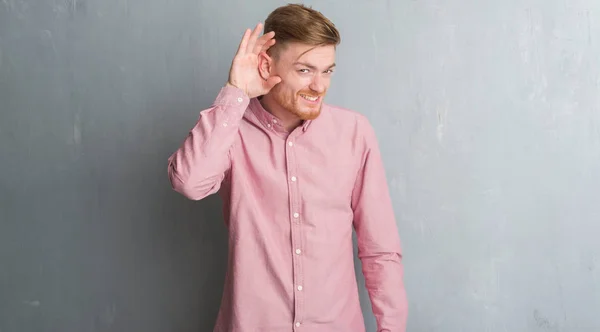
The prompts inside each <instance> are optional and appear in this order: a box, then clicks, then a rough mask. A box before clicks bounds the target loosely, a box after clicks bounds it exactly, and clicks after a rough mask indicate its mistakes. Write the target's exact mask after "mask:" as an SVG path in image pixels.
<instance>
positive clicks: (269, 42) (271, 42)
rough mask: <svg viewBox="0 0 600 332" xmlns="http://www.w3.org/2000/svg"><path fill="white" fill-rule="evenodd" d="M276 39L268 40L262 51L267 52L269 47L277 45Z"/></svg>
mask: <svg viewBox="0 0 600 332" xmlns="http://www.w3.org/2000/svg"><path fill="white" fill-rule="evenodd" d="M275 42H276V41H275V39H271V40H269V41H268V42H266V43H265V44H264V45H263V47H262V49H261V50H260V52H266V51H267V50H268V49H269V48H271V46H273V45H275Z"/></svg>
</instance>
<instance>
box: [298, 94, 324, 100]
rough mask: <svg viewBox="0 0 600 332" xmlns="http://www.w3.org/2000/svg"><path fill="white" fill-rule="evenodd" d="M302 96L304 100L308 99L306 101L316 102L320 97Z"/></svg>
mask: <svg viewBox="0 0 600 332" xmlns="http://www.w3.org/2000/svg"><path fill="white" fill-rule="evenodd" d="M300 96H302V98H304V99H306V100H310V101H316V100H317V99H318V98H319V97H309V96H306V95H300Z"/></svg>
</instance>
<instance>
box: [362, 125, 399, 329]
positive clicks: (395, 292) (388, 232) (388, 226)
mask: <svg viewBox="0 0 600 332" xmlns="http://www.w3.org/2000/svg"><path fill="white" fill-rule="evenodd" d="M359 122H360V123H359V128H361V131H362V132H363V133H364V140H363V146H364V149H363V154H362V167H361V169H360V172H359V173H358V178H357V180H356V185H355V187H354V191H353V193H352V209H353V211H354V228H355V230H356V235H357V239H358V257H359V258H360V260H361V262H362V271H363V274H364V276H365V283H366V288H367V290H368V293H369V297H370V299H371V305H372V308H373V314H374V315H375V319H376V320H377V331H378V332H405V331H406V320H407V313H408V305H407V300H406V292H405V289H404V281H403V278H404V276H403V274H404V271H403V265H402V251H401V247H400V237H399V235H398V229H397V226H396V220H395V217H394V211H393V207H392V202H391V198H390V195H389V191H388V185H387V181H386V175H385V169H384V167H383V162H382V158H381V154H380V151H379V147H378V143H377V138H376V136H375V133H374V131H373V128H372V127H371V125H370V124H369V122H368V120H367V119H366V118H365V117H363V116H359Z"/></svg>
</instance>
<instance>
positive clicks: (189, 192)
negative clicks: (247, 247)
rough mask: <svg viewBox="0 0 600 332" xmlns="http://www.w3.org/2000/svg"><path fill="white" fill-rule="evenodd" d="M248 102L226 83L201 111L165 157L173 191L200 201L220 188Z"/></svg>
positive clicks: (243, 95)
mask: <svg viewBox="0 0 600 332" xmlns="http://www.w3.org/2000/svg"><path fill="white" fill-rule="evenodd" d="M249 103H250V99H249V97H248V96H247V95H246V93H244V92H243V91H242V90H241V89H238V88H235V87H232V86H225V87H223V88H221V90H220V92H219V94H218V95H217V98H216V99H215V101H214V102H213V104H212V106H211V107H210V108H208V109H205V110H203V111H201V112H200V116H199V118H198V121H197V122H196V124H195V126H194V127H193V128H192V129H191V130H190V132H189V133H188V136H187V137H186V138H185V140H184V141H183V143H182V144H181V146H180V147H179V149H177V151H175V152H174V153H173V154H172V155H171V156H170V157H169V159H168V176H169V181H170V183H171V186H172V187H173V189H174V190H175V191H177V192H179V193H181V194H182V195H184V196H186V197H187V198H189V199H192V200H200V199H203V198H205V197H207V196H209V195H211V194H214V193H216V192H217V191H218V190H219V189H220V187H221V182H222V181H223V179H224V178H225V175H226V172H227V171H228V170H229V168H230V167H231V159H230V158H231V155H230V149H231V147H232V146H233V143H234V141H235V138H236V135H237V134H238V129H239V126H240V123H241V120H242V118H243V116H244V112H245V111H246V109H247V107H248V105H249Z"/></svg>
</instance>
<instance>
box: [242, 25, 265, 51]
mask: <svg viewBox="0 0 600 332" xmlns="http://www.w3.org/2000/svg"><path fill="white" fill-rule="evenodd" d="M261 30H262V23H258V24H257V25H256V27H255V28H254V31H253V32H252V35H250V40H249V41H248V46H247V48H246V53H250V52H252V50H253V49H254V45H255V44H256V40H257V39H258V35H259V34H260V31H261Z"/></svg>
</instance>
